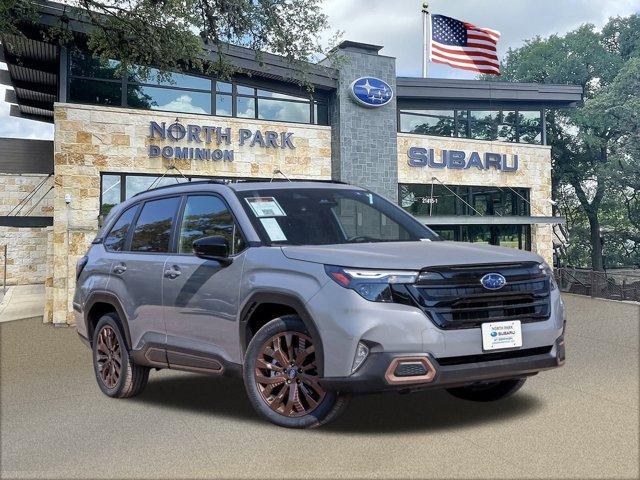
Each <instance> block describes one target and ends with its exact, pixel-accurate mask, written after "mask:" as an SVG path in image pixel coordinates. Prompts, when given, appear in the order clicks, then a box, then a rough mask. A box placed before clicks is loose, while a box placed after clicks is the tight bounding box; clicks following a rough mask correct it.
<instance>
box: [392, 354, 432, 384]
mask: <svg viewBox="0 0 640 480" xmlns="http://www.w3.org/2000/svg"><path fill="white" fill-rule="evenodd" d="M403 363H421V364H422V365H423V366H424V368H425V370H426V373H425V374H424V375H414V376H410V377H407V376H402V377H399V376H397V375H396V374H395V372H396V369H397V368H398V366H399V365H400V364H403ZM435 377H436V369H435V368H434V366H433V364H432V363H431V362H430V361H429V358H428V357H426V356H424V357H397V358H394V359H393V360H392V361H391V363H390V364H389V367H388V368H387V372H386V373H385V375H384V378H385V380H386V381H387V383H388V384H390V385H398V384H410V383H429V382H431V381H433V379H434V378H435Z"/></svg>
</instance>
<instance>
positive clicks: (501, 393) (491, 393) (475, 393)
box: [447, 378, 526, 402]
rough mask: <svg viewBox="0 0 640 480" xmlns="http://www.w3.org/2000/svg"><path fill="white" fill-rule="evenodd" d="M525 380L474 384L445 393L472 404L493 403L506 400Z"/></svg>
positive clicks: (514, 379) (517, 379) (516, 379)
mask: <svg viewBox="0 0 640 480" xmlns="http://www.w3.org/2000/svg"><path fill="white" fill-rule="evenodd" d="M525 380H526V378H512V379H509V380H502V381H499V382H487V383H476V384H473V385H467V386H464V387H456V388H448V389H447V392H449V393H450V394H451V395H453V396H454V397H457V398H461V399H463V400H471V401H473V402H493V401H495V400H500V399H502V398H507V397H510V396H511V395H513V394H514V393H516V392H517V391H518V390H520V389H521V388H522V386H523V385H524V382H525Z"/></svg>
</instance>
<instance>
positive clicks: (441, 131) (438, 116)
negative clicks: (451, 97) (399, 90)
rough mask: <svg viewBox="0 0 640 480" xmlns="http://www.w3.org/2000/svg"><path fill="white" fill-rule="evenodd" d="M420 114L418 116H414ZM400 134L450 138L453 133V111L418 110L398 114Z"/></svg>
mask: <svg viewBox="0 0 640 480" xmlns="http://www.w3.org/2000/svg"><path fill="white" fill-rule="evenodd" d="M416 112H420V114H416ZM400 129H401V131H402V132H409V133H421V134H424V135H436V136H439V137H452V136H453V133H454V121H453V110H451V111H449V110H419V111H411V112H402V113H400Z"/></svg>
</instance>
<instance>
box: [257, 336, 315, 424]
mask: <svg viewBox="0 0 640 480" xmlns="http://www.w3.org/2000/svg"><path fill="white" fill-rule="evenodd" d="M254 376H255V379H256V384H257V385H258V390H259V391H260V396H261V397H262V399H263V400H264V402H265V403H266V404H267V405H268V406H269V408H271V410H273V411H274V412H276V413H279V414H280V415H284V416H286V417H302V416H304V415H307V414H309V413H311V412H313V411H314V410H315V409H316V408H317V407H318V405H320V403H322V400H323V399H324V397H325V395H326V392H325V391H324V390H323V389H322V387H321V386H320V384H319V382H318V369H317V365H316V356H315V347H314V346H313V343H312V342H311V338H310V337H309V336H308V335H305V334H304V333H300V332H294V331H288V332H282V333H278V334H276V335H274V336H273V337H271V338H270V339H269V340H267V341H266V342H265V343H264V344H263V345H262V348H261V349H260V353H259V354H258V357H257V359H256V362H255V368H254Z"/></svg>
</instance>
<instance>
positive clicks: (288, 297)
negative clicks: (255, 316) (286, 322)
mask: <svg viewBox="0 0 640 480" xmlns="http://www.w3.org/2000/svg"><path fill="white" fill-rule="evenodd" d="M265 303H278V304H281V305H285V306H287V307H290V308H292V309H294V310H295V311H296V312H297V313H298V315H299V316H300V319H301V320H302V323H304V326H305V327H306V329H307V330H308V331H309V333H310V334H311V338H312V339H313V341H314V344H315V347H316V349H315V351H316V361H317V364H318V373H319V374H320V376H322V375H323V374H324V348H323V346H322V337H321V336H320V332H319V331H318V328H317V327H316V324H315V322H314V321H313V318H312V317H311V314H310V313H309V311H308V310H307V308H306V307H305V305H304V302H303V301H302V300H300V299H299V298H298V297H296V296H295V295H292V294H287V293H281V292H268V291H261V292H256V293H254V294H252V295H251V296H250V297H249V299H248V300H247V301H246V302H245V304H244V307H243V308H242V312H241V314H240V322H239V332H238V334H239V339H240V348H241V350H242V356H243V358H244V355H245V353H246V351H247V341H246V337H247V336H246V328H247V323H248V320H249V317H250V316H251V313H253V311H254V310H255V309H256V308H258V307H259V306H260V305H262V304H265Z"/></svg>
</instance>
